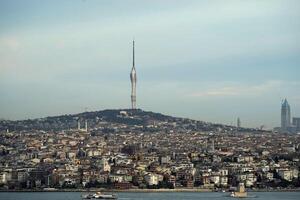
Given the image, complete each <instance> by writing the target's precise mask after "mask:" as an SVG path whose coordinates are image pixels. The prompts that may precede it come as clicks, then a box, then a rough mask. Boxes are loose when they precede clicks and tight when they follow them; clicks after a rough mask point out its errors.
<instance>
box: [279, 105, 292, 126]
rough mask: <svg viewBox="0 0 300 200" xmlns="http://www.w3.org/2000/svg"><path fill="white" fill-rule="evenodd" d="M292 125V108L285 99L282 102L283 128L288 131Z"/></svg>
mask: <svg viewBox="0 0 300 200" xmlns="http://www.w3.org/2000/svg"><path fill="white" fill-rule="evenodd" d="M290 126H291V109H290V105H289V103H288V101H287V100H286V99H284V101H283V102H282V104H281V129H282V130H283V131H286V130H287V129H288V127H290Z"/></svg>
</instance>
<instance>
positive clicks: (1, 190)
mask: <svg viewBox="0 0 300 200" xmlns="http://www.w3.org/2000/svg"><path fill="white" fill-rule="evenodd" d="M98 191H101V192H133V193H151V192H153V193H158V192H221V191H215V190H213V189H203V188H178V189H124V190H121V189H104V188H92V189H51V190H44V189H35V190H32V189H13V190H9V189H4V190H3V189H0V193H1V192H86V193H88V192H98ZM226 192H227V193H228V192H229V191H226ZM248 192H300V188H294V189H251V190H248Z"/></svg>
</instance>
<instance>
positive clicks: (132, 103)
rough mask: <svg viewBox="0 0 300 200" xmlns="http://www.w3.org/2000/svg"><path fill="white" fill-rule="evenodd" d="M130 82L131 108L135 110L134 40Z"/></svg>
mask: <svg viewBox="0 0 300 200" xmlns="http://www.w3.org/2000/svg"><path fill="white" fill-rule="evenodd" d="M130 80H131V108H132V109H136V71H135V66H134V40H133V59H132V69H131V73H130Z"/></svg>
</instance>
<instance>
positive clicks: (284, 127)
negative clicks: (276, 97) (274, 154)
mask: <svg viewBox="0 0 300 200" xmlns="http://www.w3.org/2000/svg"><path fill="white" fill-rule="evenodd" d="M281 132H286V133H296V132H300V117H293V120H292V121H291V107H290V104H289V103H288V101H287V99H284V100H283V101H282V104H281Z"/></svg>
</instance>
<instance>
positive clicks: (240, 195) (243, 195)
mask: <svg viewBox="0 0 300 200" xmlns="http://www.w3.org/2000/svg"><path fill="white" fill-rule="evenodd" d="M230 196H231V197H235V198H246V197H248V194H247V192H246V190H245V186H244V183H240V184H239V186H238V189H237V191H236V192H231V194H230Z"/></svg>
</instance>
